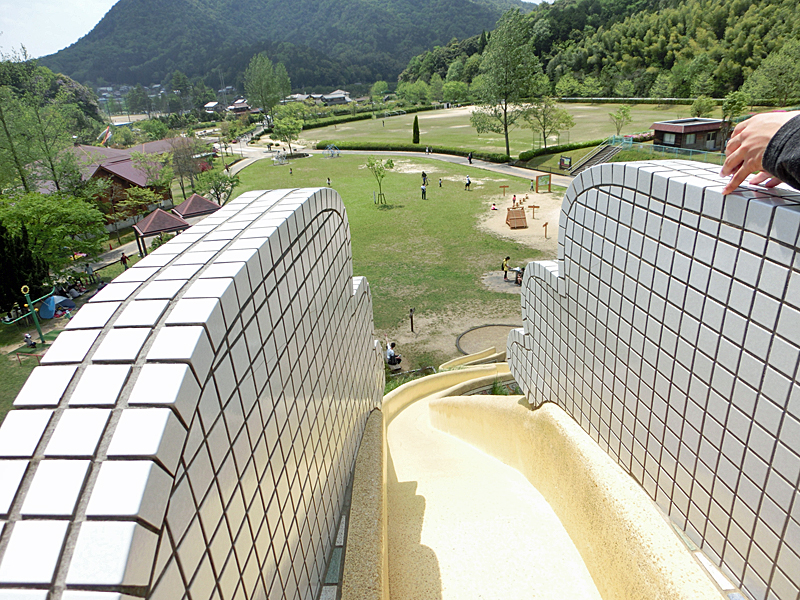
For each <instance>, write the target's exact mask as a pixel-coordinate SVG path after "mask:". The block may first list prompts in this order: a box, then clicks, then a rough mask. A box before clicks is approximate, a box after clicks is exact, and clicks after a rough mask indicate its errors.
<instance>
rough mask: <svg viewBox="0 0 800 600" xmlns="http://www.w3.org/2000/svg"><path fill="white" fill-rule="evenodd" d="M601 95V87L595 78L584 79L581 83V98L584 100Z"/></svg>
mask: <svg viewBox="0 0 800 600" xmlns="http://www.w3.org/2000/svg"><path fill="white" fill-rule="evenodd" d="M602 93H603V85H602V84H601V83H600V81H599V80H598V79H597V77H592V76H591V75H590V76H589V77H586V78H584V80H583V83H581V96H583V97H584V98H598V97H600V95H601V94H602Z"/></svg>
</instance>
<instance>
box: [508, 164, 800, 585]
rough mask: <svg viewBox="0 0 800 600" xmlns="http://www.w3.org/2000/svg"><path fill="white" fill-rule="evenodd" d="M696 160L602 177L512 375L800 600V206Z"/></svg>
mask: <svg viewBox="0 0 800 600" xmlns="http://www.w3.org/2000/svg"><path fill="white" fill-rule="evenodd" d="M717 172H718V168H716V167H714V168H706V167H704V166H703V165H698V163H693V162H688V161H660V162H657V163H629V164H614V165H602V166H601V167H595V168H593V169H590V170H588V171H585V172H584V173H582V174H581V176H579V177H577V178H576V179H575V180H574V181H573V183H572V185H571V186H570V188H569V189H568V190H567V192H566V194H565V197H564V202H563V205H562V216H561V223H560V227H559V245H558V247H559V251H558V257H559V260H558V261H557V263H552V262H539V263H531V264H530V265H529V266H528V268H527V269H526V271H525V280H524V282H523V294H522V314H523V328H522V329H518V330H515V331H513V332H512V333H511V335H510V336H509V340H508V356H509V363H510V365H511V370H512V372H513V374H514V376H515V378H516V380H517V381H518V382H519V384H520V385H521V387H522V388H523V390H524V391H525V393H526V395H527V396H528V399H529V401H530V403H531V404H532V405H534V406H538V405H540V404H541V403H543V402H557V403H558V404H560V405H561V406H562V407H564V408H565V410H567V411H568V412H569V413H570V414H571V415H572V416H573V417H574V418H575V420H576V421H577V422H579V423H580V424H581V426H582V427H583V428H584V429H585V430H586V431H587V433H589V434H590V435H591V436H592V437H593V438H594V439H595V440H596V441H597V442H598V443H599V444H600V445H601V446H602V447H603V448H604V449H606V450H607V452H608V453H609V454H610V455H611V456H612V458H614V459H615V460H617V462H618V463H619V464H620V466H622V467H623V468H624V469H626V470H627V471H628V472H630V474H631V475H632V476H633V477H634V478H635V479H636V480H637V481H639V482H640V483H641V484H642V486H643V487H644V489H645V490H646V491H647V492H648V493H649V494H650V495H651V497H652V498H653V499H654V500H655V501H656V503H657V504H658V505H659V506H660V507H661V508H662V509H663V510H664V511H665V512H667V513H668V514H669V516H670V517H671V519H672V520H673V521H674V522H675V523H676V524H677V525H679V526H680V527H681V528H682V529H684V531H685V532H686V534H687V535H688V536H689V538H690V539H692V540H693V541H694V542H695V543H697V544H698V545H700V546H701V547H702V549H703V550H704V551H705V553H706V554H707V556H708V557H709V558H711V559H712V560H713V561H714V562H715V563H716V564H718V565H720V566H721V568H722V570H723V572H725V573H726V574H727V575H728V576H730V577H731V578H732V579H733V580H734V581H735V582H736V583H737V584H738V585H740V586H742V588H743V589H744V590H745V591H746V592H747V593H748V594H750V595H751V596H752V597H753V598H755V599H757V600H762V599H765V598H779V599H781V600H787V599H792V600H797V599H798V598H799V597H800V591H799V590H800V558H798V555H800V502H799V501H800V493H799V492H798V483H799V478H800V382H798V363H799V362H800V325H798V324H800V312H798V311H797V310H796V308H795V307H797V306H798V304H800V296H799V295H798V294H800V287H798V286H796V285H792V283H791V282H792V281H793V280H794V281H795V282H800V260H799V258H800V253H798V251H797V250H798V249H797V240H798V230H799V229H800V197H798V195H797V192H796V191H794V190H791V189H790V188H788V187H786V186H780V187H779V188H775V189H774V190H771V191H764V190H763V189H759V190H756V189H755V188H749V187H748V186H744V187H743V188H740V190H738V191H737V192H735V193H733V194H730V195H728V196H725V197H723V196H722V195H721V193H720V190H721V185H722V184H723V182H722V180H720V178H719V177H718V174H717Z"/></svg>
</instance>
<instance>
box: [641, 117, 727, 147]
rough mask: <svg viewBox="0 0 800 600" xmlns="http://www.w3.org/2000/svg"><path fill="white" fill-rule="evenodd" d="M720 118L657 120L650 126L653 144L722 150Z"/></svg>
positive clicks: (721, 122)
mask: <svg viewBox="0 0 800 600" xmlns="http://www.w3.org/2000/svg"><path fill="white" fill-rule="evenodd" d="M722 124H723V121H722V120H721V119H701V118H699V117H692V118H689V119H675V120H672V121H658V122H657V123H653V124H652V125H651V126H650V129H652V130H653V131H654V132H655V137H654V138H653V145H656V146H670V147H674V148H685V149H687V150H704V151H706V152H718V151H720V150H722V145H723V134H722Z"/></svg>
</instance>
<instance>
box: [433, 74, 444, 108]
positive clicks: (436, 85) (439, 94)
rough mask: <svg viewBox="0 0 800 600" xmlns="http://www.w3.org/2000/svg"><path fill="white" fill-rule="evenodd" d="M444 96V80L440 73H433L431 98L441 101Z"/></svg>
mask: <svg viewBox="0 0 800 600" xmlns="http://www.w3.org/2000/svg"><path fill="white" fill-rule="evenodd" d="M443 97H444V82H443V81H442V76H441V75H439V74H438V73H434V74H433V75H431V99H432V100H434V101H436V102H441V101H442V98H443Z"/></svg>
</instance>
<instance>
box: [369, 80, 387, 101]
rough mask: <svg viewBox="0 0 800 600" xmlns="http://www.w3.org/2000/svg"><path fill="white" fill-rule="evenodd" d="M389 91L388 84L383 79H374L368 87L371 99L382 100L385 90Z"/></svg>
mask: <svg viewBox="0 0 800 600" xmlns="http://www.w3.org/2000/svg"><path fill="white" fill-rule="evenodd" d="M388 91H389V84H388V83H386V82H385V81H376V82H375V83H373V84H372V88H370V91H369V95H370V97H371V98H372V99H373V100H378V101H380V100H383V97H384V96H385V95H386V92H388Z"/></svg>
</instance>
